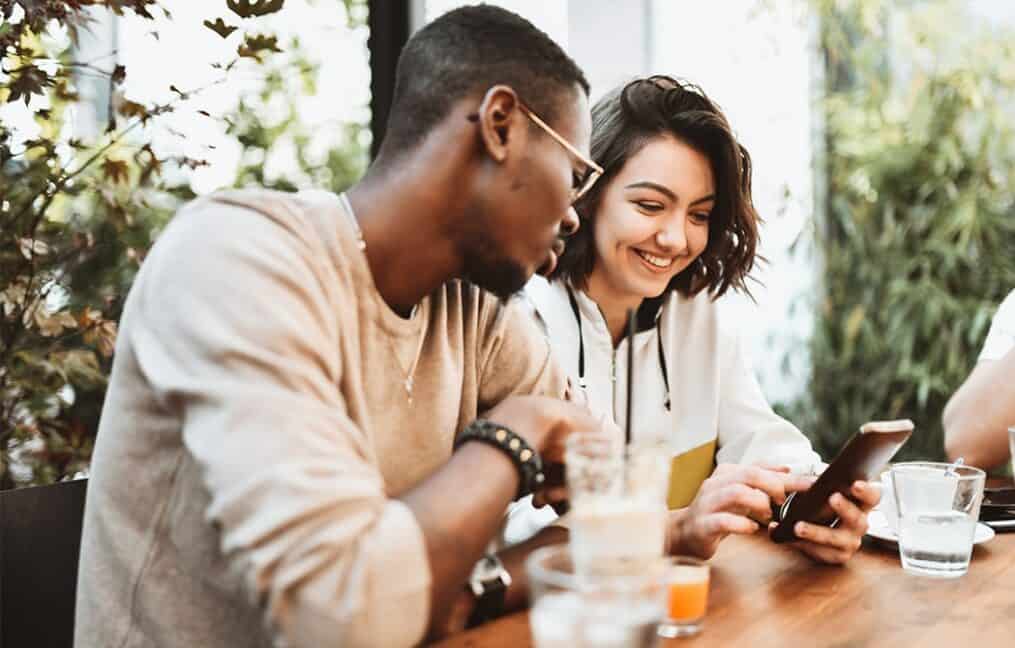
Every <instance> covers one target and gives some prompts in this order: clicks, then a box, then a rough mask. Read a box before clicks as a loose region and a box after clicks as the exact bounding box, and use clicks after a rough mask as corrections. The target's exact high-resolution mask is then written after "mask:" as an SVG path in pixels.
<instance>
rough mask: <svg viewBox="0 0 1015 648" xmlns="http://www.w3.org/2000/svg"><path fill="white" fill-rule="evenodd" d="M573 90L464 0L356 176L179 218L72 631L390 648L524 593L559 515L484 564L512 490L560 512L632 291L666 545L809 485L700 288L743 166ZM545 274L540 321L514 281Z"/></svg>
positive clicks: (663, 85) (730, 269)
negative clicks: (527, 574) (669, 449)
mask: <svg viewBox="0 0 1015 648" xmlns="http://www.w3.org/2000/svg"><path fill="white" fill-rule="evenodd" d="M587 96H588V84H587V82H586V80H585V78H584V76H583V74H582V72H581V70H580V69H578V67H577V66H576V65H575V64H574V62H573V61H571V60H570V59H569V58H568V57H567V56H566V55H565V54H564V53H563V52H562V51H561V50H560V48H559V47H558V46H557V45H556V44H554V43H553V42H552V41H551V40H550V39H549V38H548V37H547V36H546V35H545V34H543V33H542V32H540V31H539V30H537V29H535V28H534V27H533V26H532V25H531V24H529V23H528V22H527V21H525V20H523V19H521V18H520V17H518V16H516V15H514V14H512V13H510V12H507V11H504V10H501V9H497V8H494V7H489V6H478V7H467V8H463V9H459V10H456V11H452V12H450V13H448V14H445V15H444V16H442V17H441V18H438V19H437V20H435V21H434V22H432V23H431V24H429V25H428V26H427V27H425V28H424V29H422V30H420V31H419V32H418V33H417V34H416V35H414V36H413V37H412V39H410V41H409V42H408V43H407V45H406V47H405V49H404V51H403V52H402V55H401V58H400V61H399V66H398V73H397V84H396V90H395V101H394V106H393V108H392V112H391V118H390V123H389V127H388V134H387V136H386V138H385V140H384V142H383V145H382V147H381V150H380V153H379V154H378V157H377V159H376V160H375V162H374V164H373V165H372V166H371V168H370V170H369V171H368V172H367V174H366V176H365V177H364V178H363V180H362V181H361V182H359V183H358V184H357V185H355V186H354V187H352V188H351V189H350V190H349V191H348V193H346V194H343V195H342V196H340V197H310V196H289V195H281V194H277V193H270V192H263V191H241V192H229V193H223V194H218V195H216V196H212V197H210V198H205V199H202V200H199V201H197V202H195V203H193V204H191V205H190V206H188V207H186V208H184V209H183V210H181V212H180V213H179V214H178V215H177V216H176V218H175V219H174V220H173V222H172V223H171V224H170V226H169V227H168V228H167V229H166V230H165V232H164V233H163V234H162V236H161V237H160V239H159V241H158V244H157V245H156V246H154V248H153V249H152V251H151V253H150V254H149V256H148V257H147V260H146V262H145V264H144V266H143V267H142V269H141V271H140V273H139V274H138V277H137V279H136V282H135V284H134V286H133V288H132V290H131V294H130V296H129V298H128V301H127V304H126V307H125V309H124V315H123V318H122V322H121V333H120V337H119V340H118V343H117V352H116V359H115V362H114V367H113V373H112V376H111V380H110V386H109V391H108V395H107V400H106V403H105V407H104V411H103V417H102V422H101V426H100V430H99V437H98V443H97V446H96V450H95V455H94V459H93V469H92V478H91V481H90V484H89V489H88V500H87V504H86V511H85V528H84V536H83V540H82V555H81V563H80V565H81V566H80V577H79V585H78V603H77V625H76V628H77V634H76V639H75V642H76V645H78V646H100V645H101V646H127V647H130V646H147V645H152V644H157V645H166V646H177V645H179V646H184V645H186V646H191V645H200V646H210V647H214V646H241V645H242V646H268V645H272V644H273V643H277V644H280V645H287V646H326V645H341V646H361V645H363V646H368V645H369V646H375V645H378V646H402V645H411V644H414V643H417V642H419V641H421V640H423V639H424V638H425V637H426V636H428V635H429V636H437V635H440V634H443V633H447V632H450V631H454V630H457V629H460V628H462V627H463V626H464V625H465V624H466V623H467V622H477V621H480V620H482V619H484V618H489V617H491V616H496V615H497V614H500V613H502V612H503V611H506V610H510V609H512V608H517V607H519V606H521V605H524V602H525V596H526V592H525V582H524V573H523V570H522V563H523V561H524V559H525V557H526V556H527V555H528V553H529V552H531V551H532V549H534V548H535V547H538V546H540V545H543V544H547V543H553V542H560V541H563V540H564V539H565V538H566V536H565V534H566V531H564V530H563V529H561V528H559V527H556V526H553V525H551V526H549V527H546V528H544V529H542V530H540V531H539V532H538V533H536V534H534V535H532V536H531V537H529V538H527V539H526V540H524V541H523V542H521V543H519V544H517V545H514V546H511V547H508V548H507V549H505V550H503V551H501V552H500V553H499V554H498V555H497V556H496V557H491V558H490V559H483V560H482V561H481V559H482V558H483V557H484V551H485V549H486V547H487V545H488V543H489V542H490V540H491V539H492V538H493V537H494V536H495V535H496V534H497V533H498V531H499V529H500V526H501V523H502V519H503V512H504V511H505V509H506V508H507V506H508V504H509V503H510V502H512V501H514V500H519V499H522V498H525V497H527V496H529V495H534V496H536V497H537V498H538V499H539V500H541V501H547V502H549V503H557V502H558V501H559V499H560V497H561V492H562V489H561V488H560V487H561V484H560V482H559V478H555V477H554V476H555V475H559V474H560V472H561V471H560V470H559V467H560V466H559V464H560V463H561V462H562V461H563V444H564V442H565V439H566V438H567V437H568V436H569V435H571V434H582V433H587V432H594V431H596V430H597V429H598V428H599V419H598V417H597V416H596V415H595V414H593V413H592V412H590V411H589V410H588V409H587V408H586V407H584V406H580V405H577V404H574V403H571V402H568V401H567V400H564V399H563V397H564V396H565V394H566V391H567V390H568V385H569V380H568V378H567V376H568V374H573V375H574V377H575V380H576V382H578V381H581V382H584V383H586V387H584V388H585V389H587V390H588V395H589V396H590V399H589V400H591V401H593V402H598V401H600V399H606V401H607V402H611V403H612V394H611V393H610V392H609V390H610V389H612V387H611V386H610V385H609V384H608V382H606V381H608V380H609V378H608V373H606V372H605V370H604V365H603V363H604V362H605V359H606V358H608V357H609V354H611V353H615V349H616V346H617V345H618V344H623V343H625V341H624V340H623V339H622V335H621V328H620V327H619V325H618V323H617V322H618V317H619V315H618V314H619V313H623V311H624V310H625V309H627V308H631V307H637V308H638V309H639V313H640V316H641V320H642V325H643V326H642V328H643V330H641V331H640V332H638V333H637V334H636V335H635V338H634V340H633V343H634V344H635V345H636V346H637V354H638V355H639V361H638V362H639V372H641V373H643V374H645V376H644V377H643V376H639V380H640V381H641V382H639V384H640V385H641V386H642V388H639V392H638V395H637V397H638V398H639V399H644V403H639V406H638V407H639V410H638V411H639V416H642V414H641V412H645V414H644V416H645V417H646V418H645V421H644V424H643V423H642V422H641V421H639V431H638V433H639V434H641V433H643V432H642V425H644V427H645V433H647V434H656V433H659V434H665V435H672V436H674V438H678V437H679V440H678V441H677V443H681V444H683V447H684V449H685V450H689V451H690V452H689V453H683V452H682V457H678V458H677V460H676V461H677V462H678V463H679V462H680V461H681V460H682V458H683V455H687V454H691V453H699V454H698V455H694V462H693V463H695V465H697V466H698V469H697V472H694V471H691V470H687V471H678V474H677V483H678V487H677V490H679V489H681V488H683V489H685V490H683V491H681V492H675V493H672V494H671V495H672V498H671V502H672V503H674V504H677V505H679V506H682V508H679V509H677V510H674V511H673V512H672V513H671V520H670V525H671V534H670V535H671V537H672V542H671V547H670V550H671V551H679V552H682V553H689V552H690V553H697V554H699V555H704V556H708V555H711V554H712V553H713V552H714V551H715V548H716V546H717V544H718V542H719V541H720V540H721V539H722V538H723V537H725V536H726V535H727V534H729V533H753V532H754V531H755V530H757V529H758V521H761V522H764V521H766V520H767V519H768V517H769V511H770V501H772V500H774V501H776V502H778V501H781V500H782V499H783V498H784V496H785V493H786V492H788V491H792V490H799V489H801V488H806V487H807V485H808V484H809V483H810V482H809V479H810V478H806V477H802V476H795V475H793V474H791V473H790V472H788V471H787V470H786V469H785V468H783V467H782V465H783V464H786V463H787V462H791V461H797V460H799V459H800V458H803V459H804V461H805V462H807V461H814V460H816V457H814V456H813V455H812V453H811V451H810V448H809V446H808V445H807V444H806V441H805V440H804V439H803V437H802V436H800V434H799V432H797V431H796V430H795V429H794V428H793V427H792V426H790V425H789V424H788V423H786V422H784V421H782V420H781V419H778V418H777V417H775V415H774V414H772V413H771V410H770V409H769V408H768V406H767V405H766V404H765V403H764V400H763V398H762V397H761V395H760V392H759V390H758V388H757V385H756V384H755V383H754V382H753V380H752V379H751V378H750V376H749V371H748V369H747V367H746V365H745V364H744V361H743V359H742V356H741V355H740V351H739V349H738V348H737V347H736V345H735V344H731V343H730V342H729V340H730V339H732V338H729V337H727V336H726V335H725V334H724V333H722V332H720V330H719V328H718V323H717V321H716V319H715V317H716V316H715V312H714V309H713V306H712V303H711V299H712V297H713V296H715V295H717V294H719V293H721V292H722V291H724V290H726V289H727V288H729V287H730V286H732V287H734V288H742V287H743V280H744V278H745V276H746V274H747V272H748V270H749V269H750V267H751V262H752V260H753V256H754V243H755V240H756V216H755V214H754V212H753V209H752V208H751V202H750V166H749V159H748V157H747V155H746V152H745V151H744V150H743V149H742V148H741V147H740V146H739V145H737V143H736V141H735V139H733V137H732V136H731V135H730V130H729V127H728V125H727V124H726V122H725V120H724V118H723V117H722V115H721V114H720V113H719V112H718V111H717V110H716V109H715V108H714V106H712V105H711V104H710V103H709V102H708V101H707V100H706V99H705V98H704V97H703V96H702V95H701V94H700V93H699V92H697V91H696V90H694V89H692V88H686V87H683V86H681V85H680V84H677V83H675V82H673V81H671V80H669V79H665V78H653V79H648V80H644V81H642V82H640V83H636V84H634V85H632V86H628V87H627V89H626V90H625V91H623V92H621V93H619V94H614V95H611V96H609V97H608V98H606V99H605V100H604V101H603V102H602V103H601V104H600V105H599V106H597V108H596V110H595V119H594V120H592V119H590V111H589V107H588V99H587ZM590 142H591V156H590V154H589V153H587V152H588V151H589V150H590ZM590 157H591V158H592V159H590ZM599 175H602V178H598V176H599ZM597 179H598V182H597ZM573 207H577V208H578V210H579V213H581V216H582V222H581V228H580V229H578V230H577V232H574V231H575V229H576V228H578V227H579V219H578V216H577V214H576V212H575V211H574V209H573ZM571 233H575V236H572V241H573V243H572V244H571V245H569V247H567V248H565V247H564V246H563V245H562V243H561V241H560V238H561V236H562V235H566V234H571ZM575 237H577V238H575ZM540 269H541V270H543V271H544V272H546V273H548V274H549V275H550V276H551V277H553V281H552V282H551V283H550V284H548V285H545V286H542V287H541V288H538V287H536V286H532V287H530V291H529V292H530V294H531V295H533V301H535V302H536V307H537V310H538V312H539V314H540V317H541V320H542V323H543V324H542V326H543V328H542V329H541V327H540V324H539V323H538V321H537V319H536V318H533V317H532V313H531V310H530V309H529V308H528V307H527V305H526V302H525V301H524V300H520V299H507V298H508V297H510V296H511V295H513V294H514V293H516V292H517V291H519V289H521V288H522V287H523V286H524V285H525V284H526V282H527V280H528V279H529V278H530V277H531V276H532V275H533V274H534V273H535V272H536V271H537V270H540ZM671 288H672V290H671ZM540 290H542V293H541V294H537V293H539V292H540ZM572 298H573V302H574V304H575V308H574V310H571V302H572ZM568 317H570V318H571V319H570V320H569V319H567V318H568ZM579 322H580V323H581V331H582V335H583V336H584V337H583V338H578V339H575V336H573V335H571V334H570V333H569V331H570V330H571V329H570V328H569V327H575V328H577V325H578V323H579ZM547 336H549V338H548V337H547ZM561 336H563V337H561ZM548 339H549V343H548ZM576 343H578V344H579V346H580V347H583V348H584V355H583V356H581V357H583V358H584V360H577V366H572V365H574V363H573V362H572V361H573V360H575V358H576V356H575V353H576V350H575V348H571V347H574V346H575V344H576ZM607 344H609V345H610V348H607V346H606V345H607ZM551 345H552V346H553V348H554V350H553V351H551ZM576 348H577V347H576ZM579 350H580V349H579ZM656 353H658V357H656V355H655V354H656ZM651 360H655V362H652V361H651ZM583 367H584V375H582V374H583V369H582V368H583ZM649 374H652V375H651V376H649ZM660 381H662V382H660ZM582 388H583V387H582V386H581V385H576V386H574V389H582ZM604 390H606V391H604ZM604 394H606V395H605V396H604ZM653 401H655V402H653ZM610 410H611V411H612V408H610ZM650 412H651V414H649V413H650ZM684 437H686V438H684ZM701 448H704V450H702V449H701ZM702 453H703V454H704V456H705V459H701V458H699V455H701V454H702ZM716 460H718V461H719V462H720V465H719V466H718V468H716V469H715V471H714V472H712V473H711V475H710V476H708V472H709V471H710V470H711V468H712V463H713V462H714V461H716ZM755 461H769V462H775V463H776V464H778V465H770V466H769V467H767V468H765V467H757V466H749V465H746V462H755ZM727 462H733V463H727ZM685 474H686V475H690V477H684V475H685ZM706 477H707V478H706ZM682 479H683V480H685V481H687V483H685V484H681V483H680V480H682ZM695 492H696V495H695V494H694V493H695ZM681 493H682V494H681ZM855 494H856V500H857V502H859V503H860V504H859V505H858V504H854V503H853V502H849V501H845V500H837V501H835V502H833V503H832V505H833V507H834V508H835V509H836V510H837V511H838V512H839V514H840V515H841V516H842V518H843V524H841V525H840V526H839V527H838V528H836V529H827V528H824V527H814V526H810V525H804V528H802V529H801V536H802V537H803V538H804V540H802V541H801V542H799V543H798V544H797V547H798V548H799V549H800V550H801V551H803V552H805V553H807V554H809V555H811V556H813V557H814V558H816V559H818V560H822V561H826V562H842V561H844V560H846V559H847V558H848V557H849V556H850V555H851V554H852V553H853V552H854V551H855V550H856V548H857V546H858V545H859V539H860V537H861V535H862V534H863V532H864V531H865V529H866V518H865V513H864V511H865V510H868V509H870V508H871V507H872V506H873V505H874V504H875V503H876V501H877V491H876V490H874V489H873V488H871V487H867V486H865V485H859V486H858V489H857V491H856V493H855ZM685 505H686V506H685ZM477 564H480V565H484V566H486V567H487V569H486V570H483V571H482V572H479V571H477V572H474V567H475V566H476V565H477ZM470 574H471V575H472V576H470ZM505 574H509V575H510V585H509V586H507V587H506V588H505V587H504V584H505V583H506V582H507V581H508V579H507V578H506V577H505Z"/></svg>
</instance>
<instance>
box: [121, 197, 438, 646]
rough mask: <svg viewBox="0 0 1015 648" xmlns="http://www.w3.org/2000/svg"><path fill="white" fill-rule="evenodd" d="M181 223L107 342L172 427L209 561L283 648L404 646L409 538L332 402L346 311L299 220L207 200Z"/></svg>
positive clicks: (411, 560) (418, 559)
mask: <svg viewBox="0 0 1015 648" xmlns="http://www.w3.org/2000/svg"><path fill="white" fill-rule="evenodd" d="M188 211H189V212H190V213H187V211H184V212H183V213H181V215H179V216H177V220H176V221H174V222H173V223H171V224H170V227H169V228H167V231H166V232H165V233H164V235H163V238H164V239H165V240H161V241H160V245H159V249H158V251H157V252H158V254H155V253H153V255H152V256H151V257H150V258H149V259H148V260H147V261H146V263H145V266H144V268H143V269H142V272H143V273H145V274H147V277H146V278H145V279H146V280H145V281H144V286H143V289H142V290H141V294H139V295H137V303H136V304H135V305H134V306H135V307H134V308H133V309H132V310H131V311H130V312H129V313H128V314H127V315H125V326H124V331H125V333H126V334H127V335H129V336H130V337H129V342H128V343H129V344H131V345H133V348H134V350H135V353H136V354H137V357H138V359H139V362H140V365H141V369H142V371H143V372H144V374H145V375H146V377H147V378H148V379H149V380H150V382H151V384H152V385H153V387H154V388H155V390H156V393H157V394H158V396H159V398H160V399H161V400H162V401H163V402H164V404H165V405H166V406H167V407H171V408H174V409H175V410H176V411H178V412H179V415H180V417H181V419H182V422H183V425H182V429H183V432H182V435H183V439H182V441H183V444H184V447H185V450H186V452H188V453H189V454H190V455H192V457H193V459H194V460H195V461H196V463H197V465H198V466H199V468H200V472H201V475H202V482H203V486H204V487H205V489H206V490H207V493H208V495H209V497H210V503H209V504H208V507H207V510H206V512H205V516H206V519H207V522H208V524H211V525H215V526H216V527H217V528H218V530H219V538H220V548H221V551H222V554H223V555H224V556H225V557H226V559H227V560H228V561H229V565H230V568H231V569H232V570H233V571H234V572H235V573H237V574H238V575H239V576H240V577H241V579H242V581H243V582H244V583H245V585H246V589H247V591H248V593H249V595H250V596H251V599H252V600H253V601H254V602H255V603H256V604H257V605H258V606H259V607H260V608H261V609H262V610H263V613H264V615H265V622H266V625H267V626H268V627H269V628H271V630H272V632H273V633H274V635H275V637H276V639H277V640H278V641H279V643H280V644H282V645H286V646H293V647H307V648H310V647H321V646H345V647H348V646H410V645H414V644H416V643H418V642H419V641H420V640H422V638H423V635H424V632H425V629H426V625H427V619H428V616H429V604H430V603H429V599H430V579H431V575H430V567H429V563H428V559H427V554H426V547H425V544H424V537H423V533H422V530H421V529H420V527H419V524H418V522H417V521H416V519H415V517H414V516H413V514H412V512H411V511H410V510H409V509H408V508H407V507H406V506H405V505H404V504H402V503H401V502H400V501H398V500H394V499H389V498H388V497H387V496H386V494H385V489H384V483H383V479H382V477H381V474H380V471H379V469H378V466H377V465H376V462H375V461H374V459H373V454H372V452H373V451H372V449H371V444H370V442H369V439H368V438H367V437H366V435H365V433H364V432H363V430H361V429H360V428H359V427H358V426H357V425H356V424H355V423H354V422H353V421H352V420H351V419H350V417H349V416H348V415H347V411H346V404H345V400H344V398H343V395H342V391H341V389H340V386H341V385H343V384H347V382H348V380H349V378H348V377H347V376H344V375H343V361H342V357H341V356H342V353H341V344H340V342H341V337H342V335H343V333H344V332H343V331H342V330H341V328H342V325H341V324H340V323H339V322H340V321H341V322H346V323H347V324H348V325H349V326H352V325H355V320H354V319H351V318H354V317H355V315H354V313H355V312H356V308H355V305H354V304H344V305H343V304H341V303H336V301H340V300H341V298H342V297H345V298H346V299H352V298H353V297H352V295H351V294H345V293H343V292H342V291H341V289H340V287H338V286H337V285H336V284H338V282H337V281H336V280H335V272H334V269H333V267H329V266H327V265H326V264H328V263H330V261H328V260H327V259H326V257H325V255H324V254H323V252H322V251H321V250H320V249H319V245H320V244H319V243H318V244H317V246H318V247H315V242H314V241H313V237H312V236H311V235H309V234H304V233H303V232H301V231H300V228H299V227H298V223H297V225H294V224H293V222H292V221H294V220H295V221H297V222H298V216H297V217H296V218H295V219H288V220H287V219H276V218H272V217H271V210H270V209H269V208H267V207H266V208H265V213H260V212H259V211H255V210H253V209H247V208H243V207H238V206H230V205H226V204H222V203H217V202H215V201H204V202H202V203H198V205H197V206H195V207H191V208H190V209H189V210H188ZM340 310H341V311H344V312H345V313H351V314H348V315H343V316H341V319H340V318H339V316H338V315H337V313H339V312H340ZM128 317H129V322H128V321H126V320H127V319H128ZM350 322H351V323H350ZM393 615H394V616H393ZM394 618H397V621H393V619H394Z"/></svg>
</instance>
